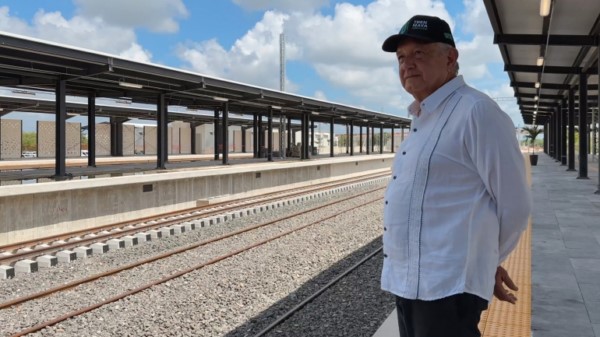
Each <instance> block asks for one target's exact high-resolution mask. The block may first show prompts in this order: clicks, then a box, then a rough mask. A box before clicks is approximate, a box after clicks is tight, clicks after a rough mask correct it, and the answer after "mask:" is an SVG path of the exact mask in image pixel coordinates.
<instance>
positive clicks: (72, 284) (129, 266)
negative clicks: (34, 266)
mask: <svg viewBox="0 0 600 337" xmlns="http://www.w3.org/2000/svg"><path fill="white" fill-rule="evenodd" d="M382 189H383V188H379V189H375V190H372V191H368V192H364V193H361V194H357V195H353V196H351V197H347V198H344V199H340V200H336V201H333V202H330V203H327V204H325V205H320V206H317V207H313V208H311V209H309V210H305V211H300V212H296V213H293V214H290V215H287V216H284V217H282V218H278V219H275V220H272V221H268V222H265V223H261V224H258V225H254V226H251V227H247V228H243V229H240V230H237V231H234V232H231V233H228V234H225V235H221V236H218V237H215V238H212V239H208V240H205V241H202V242H199V243H194V244H191V245H187V246H184V247H181V248H177V249H173V250H170V251H168V252H165V253H162V254H158V255H156V256H153V257H150V258H147V259H143V260H139V261H136V262H133V263H130V264H127V265H124V266H122V267H119V268H115V269H112V270H109V271H106V272H103V273H99V274H96V275H92V276H89V277H86V278H83V279H80V280H75V281H72V282H69V283H67V284H64V285H61V286H57V287H54V288H50V289H47V290H44V291H41V292H38V293H34V294H31V295H26V296H22V297H19V298H16V299H13V300H9V301H5V302H2V303H0V309H5V308H8V307H11V306H13V305H17V304H22V303H24V302H28V301H31V300H35V299H38V298H41V297H45V296H48V295H52V294H54V293H57V292H61V291H65V290H68V289H71V288H73V287H76V286H79V285H81V284H85V283H90V282H92V281H95V280H98V279H100V278H103V277H107V276H110V275H114V274H117V273H120V272H122V271H125V270H129V269H133V268H136V267H139V266H141V265H144V264H148V263H151V262H155V261H158V260H161V259H164V258H167V257H170V256H173V255H176V254H180V253H183V252H186V251H188V250H192V249H196V248H199V247H202V246H206V245H208V244H210V243H214V242H218V241H221V240H224V239H227V238H230V237H233V236H236V235H239V234H242V233H245V232H249V231H252V230H255V229H258V228H261V227H265V226H269V225H272V224H274V223H277V222H280V221H284V220H288V219H291V218H294V217H297V216H301V215H304V214H306V213H308V212H313V211H316V210H319V209H322V208H325V207H329V206H333V205H336V204H339V203H343V202H346V201H348V200H351V199H354V198H357V197H360V196H363V195H367V194H370V193H374V192H377V191H380V190H382Z"/></svg>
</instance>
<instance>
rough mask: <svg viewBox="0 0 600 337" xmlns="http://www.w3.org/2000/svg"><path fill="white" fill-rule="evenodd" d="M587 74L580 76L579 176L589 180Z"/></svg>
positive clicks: (578, 177)
mask: <svg viewBox="0 0 600 337" xmlns="http://www.w3.org/2000/svg"><path fill="white" fill-rule="evenodd" d="M587 128H588V122H587V74H580V75H579V175H578V176H577V179H589V178H588V154H587V153H588V136H587V133H588V132H587Z"/></svg>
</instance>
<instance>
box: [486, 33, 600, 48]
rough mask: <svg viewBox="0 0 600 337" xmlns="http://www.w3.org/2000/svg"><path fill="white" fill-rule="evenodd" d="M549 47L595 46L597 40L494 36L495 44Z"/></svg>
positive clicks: (589, 36) (510, 35) (539, 35)
mask: <svg viewBox="0 0 600 337" xmlns="http://www.w3.org/2000/svg"><path fill="white" fill-rule="evenodd" d="M546 39H548V45H550V46H577V47H579V46H594V47H595V46H597V45H598V41H599V38H598V37H597V36H591V35H550V36H547V35H542V34H495V35H494V43H495V44H515V45H545V44H546Z"/></svg>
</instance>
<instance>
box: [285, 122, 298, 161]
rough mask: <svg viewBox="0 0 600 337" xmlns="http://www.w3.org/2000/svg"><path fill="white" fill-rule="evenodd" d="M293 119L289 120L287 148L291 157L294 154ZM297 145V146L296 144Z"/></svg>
mask: <svg viewBox="0 0 600 337" xmlns="http://www.w3.org/2000/svg"><path fill="white" fill-rule="evenodd" d="M292 133H293V132H292V118H291V117H288V118H287V148H288V149H289V153H290V156H291V154H292ZM294 145H296V144H294Z"/></svg>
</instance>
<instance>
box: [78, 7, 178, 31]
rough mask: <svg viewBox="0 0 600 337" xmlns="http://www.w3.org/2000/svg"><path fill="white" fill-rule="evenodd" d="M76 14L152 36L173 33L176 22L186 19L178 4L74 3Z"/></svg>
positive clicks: (176, 29)
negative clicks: (149, 32)
mask: <svg viewBox="0 0 600 337" xmlns="http://www.w3.org/2000/svg"><path fill="white" fill-rule="evenodd" d="M74 2H75V4H76V5H77V6H78V10H77V12H78V14H79V15H81V16H83V17H86V18H89V19H94V18H98V17H99V18H102V20H103V21H104V22H106V23H108V24H110V25H116V26H120V27H127V28H136V27H145V28H148V29H149V30H151V31H153V32H161V33H174V32H177V31H178V30H179V24H178V23H177V19H178V18H187V16H188V11H187V8H186V7H185V4H184V3H183V2H182V0H127V1H122V0H102V1H98V0H74Z"/></svg>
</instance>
